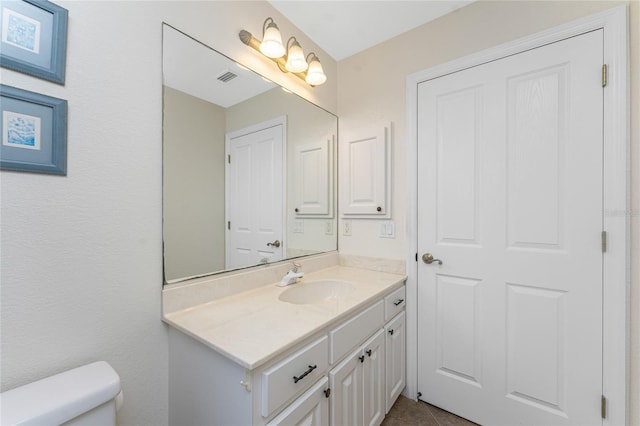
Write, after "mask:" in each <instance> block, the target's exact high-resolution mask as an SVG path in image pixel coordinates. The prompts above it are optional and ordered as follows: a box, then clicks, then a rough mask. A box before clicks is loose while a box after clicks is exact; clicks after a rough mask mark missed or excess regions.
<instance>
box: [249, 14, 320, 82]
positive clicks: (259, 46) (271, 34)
mask: <svg viewBox="0 0 640 426" xmlns="http://www.w3.org/2000/svg"><path fill="white" fill-rule="evenodd" d="M239 36H240V40H241V41H242V42H243V43H244V44H246V45H247V46H249V47H251V48H252V49H255V50H257V51H258V52H261V53H262V54H263V55H264V56H266V57H267V58H269V59H271V60H272V61H274V62H275V63H276V64H277V65H278V68H280V71H282V72H290V73H291V74H293V75H295V76H296V77H298V78H299V79H301V80H304V81H305V82H307V84H309V85H311V86H319V85H321V84H323V83H324V82H325V81H327V76H326V75H325V73H324V70H323V69H322V64H320V60H319V59H318V57H317V56H316V54H315V53H309V54H308V55H307V57H306V59H305V57H304V52H303V51H302V46H300V43H298V40H297V39H296V38H295V37H289V40H287V47H286V48H285V46H284V45H283V44H282V37H281V35H280V30H279V29H278V26H277V25H276V23H275V22H274V21H273V18H271V17H269V18H267V19H265V21H264V23H263V24H262V38H263V40H262V41H260V40H257V39H256V38H255V37H254V36H253V35H252V34H251V33H250V32H249V31H245V30H242V31H240V34H239Z"/></svg>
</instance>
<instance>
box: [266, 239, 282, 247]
mask: <svg viewBox="0 0 640 426" xmlns="http://www.w3.org/2000/svg"><path fill="white" fill-rule="evenodd" d="M267 246H269V247H275V248H278V247H280V240H275V241H274V242H272V243H267Z"/></svg>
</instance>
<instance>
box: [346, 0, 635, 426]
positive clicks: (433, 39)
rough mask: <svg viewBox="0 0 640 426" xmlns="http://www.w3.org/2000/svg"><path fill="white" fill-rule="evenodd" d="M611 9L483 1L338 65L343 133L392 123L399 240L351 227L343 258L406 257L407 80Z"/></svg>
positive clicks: (362, 223) (367, 225)
mask: <svg viewBox="0 0 640 426" xmlns="http://www.w3.org/2000/svg"><path fill="white" fill-rule="evenodd" d="M620 4H627V3H626V2H614V1H566V2H565V1H553V2H545V1H486V0H480V1H478V2H476V3H474V4H472V5H470V6H467V7H464V8H462V9H459V10H457V11H455V12H454V13H452V14H449V15H446V16H444V17H442V18H440V19H438V20H436V21H433V22H431V23H428V24H426V25H423V26H421V27H418V28H416V29H414V30H412V31H409V32H407V33H405V34H402V35H400V36H398V37H396V38H394V39H392V40H389V41H387V42H385V43H382V44H380V45H377V46H375V47H373V48H371V49H368V50H366V51H364V52H362V53H360V54H357V55H354V56H352V57H350V58H347V59H345V60H342V61H340V62H339V63H338V115H339V117H340V132H341V133H343V132H344V131H348V130H353V129H357V128H359V127H370V126H376V125H377V126H382V125H383V124H384V123H385V122H388V121H389V120H391V121H392V122H393V123H394V137H393V154H392V155H393V165H392V168H393V170H394V172H393V179H392V188H393V192H392V212H393V220H395V221H396V233H397V236H396V238H395V239H381V238H378V236H377V235H378V229H377V227H378V224H377V221H366V220H353V221H352V235H351V236H344V235H342V233H340V234H339V248H340V251H341V252H342V253H347V254H357V255H369V256H382V257H391V258H398V259H404V258H405V253H406V250H407V241H406V233H405V232H403V230H404V229H406V220H405V219H406V214H407V211H406V209H407V191H406V188H407V181H406V179H407V176H406V171H405V170H406V146H407V145H406V136H407V135H406V104H405V102H406V99H405V84H406V76H407V75H409V74H412V73H415V72H417V71H421V70H424V69H427V68H429V67H431V66H434V65H437V64H441V63H445V62H447V61H450V60H453V59H456V58H459V57H462V56H465V55H467V54H470V53H474V52H478V51H480V50H483V49H486V48H490V47H493V46H496V45H498V44H502V43H506V42H508V41H511V40H514V39H516V38H519V37H524V36H526V35H529V34H533V33H535V32H538V31H541V30H544V29H547V28H551V27H553V26H556V25H560V24H562V23H565V22H568V21H571V20H574V19H578V18H581V17H584V16H587V15H590V14H594V13H597V12H600V11H602V10H604V9H607V8H610V7H613V6H617V5H620ZM638 9H640V3H638V2H637V1H632V2H631V7H630V28H631V36H630V37H631V90H632V93H633V96H632V111H631V116H632V121H631V127H632V135H631V150H632V159H631V161H632V164H633V165H632V205H631V209H632V210H631V219H632V236H631V239H632V241H633V243H632V253H631V256H632V262H631V263H632V300H631V306H632V326H631V332H632V348H633V349H632V354H631V358H632V368H631V375H632V376H631V388H632V392H631V395H630V400H631V412H632V416H631V419H632V423H633V424H640V383H639V382H640V309H638V306H640V247H639V242H640V230H639V228H640V129H639V121H640V118H639V117H640V105H639V100H638V99H639V98H640V94H639V88H638V86H639V85H640V65H639V63H638V61H639V59H638V58H639V56H640V34H639V28H640V16H639V15H640V12H639V10H638Z"/></svg>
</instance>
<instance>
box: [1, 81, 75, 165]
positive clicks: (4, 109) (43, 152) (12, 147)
mask: <svg viewBox="0 0 640 426" xmlns="http://www.w3.org/2000/svg"><path fill="white" fill-rule="evenodd" d="M0 115H1V117H0V135H1V136H0V137H1V139H2V141H1V145H0V169H2V170H14V171H22V172H33V173H47V174H54V175H66V174H67V101H66V100H64V99H58V98H53V97H51V96H45V95H41V94H39V93H34V92H29V91H27V90H22V89H18V88H16V87H11V86H5V85H4V84H0Z"/></svg>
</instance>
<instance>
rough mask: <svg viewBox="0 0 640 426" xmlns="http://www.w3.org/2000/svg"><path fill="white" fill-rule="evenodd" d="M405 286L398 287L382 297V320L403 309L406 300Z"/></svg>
mask: <svg viewBox="0 0 640 426" xmlns="http://www.w3.org/2000/svg"><path fill="white" fill-rule="evenodd" d="M406 300H407V299H406V292H405V286H402V287H400V288H399V289H397V290H395V291H394V292H393V293H391V294H390V295H388V296H387V297H385V298H384V320H385V321H389V320H390V319H391V318H393V317H395V316H396V314H398V313H399V312H400V311H402V310H404V305H405V304H406V303H407V302H406Z"/></svg>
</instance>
